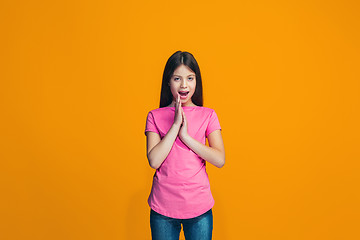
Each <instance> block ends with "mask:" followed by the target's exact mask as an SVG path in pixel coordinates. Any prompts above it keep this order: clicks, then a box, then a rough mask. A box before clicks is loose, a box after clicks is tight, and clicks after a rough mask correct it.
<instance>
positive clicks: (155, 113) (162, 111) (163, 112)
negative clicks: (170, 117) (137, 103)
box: [147, 107, 173, 116]
mask: <svg viewBox="0 0 360 240" xmlns="http://www.w3.org/2000/svg"><path fill="white" fill-rule="evenodd" d="M171 111H173V110H172V109H171V108H169V107H163V108H155V109H152V110H150V111H149V112H148V113H147V115H148V116H149V115H152V116H163V115H166V114H168V113H169V112H171Z"/></svg>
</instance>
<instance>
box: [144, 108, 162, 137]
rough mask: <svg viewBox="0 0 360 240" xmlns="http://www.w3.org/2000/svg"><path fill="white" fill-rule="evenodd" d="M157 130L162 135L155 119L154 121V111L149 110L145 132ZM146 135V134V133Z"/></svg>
mask: <svg viewBox="0 0 360 240" xmlns="http://www.w3.org/2000/svg"><path fill="white" fill-rule="evenodd" d="M149 131H151V132H156V133H157V134H159V135H160V132H159V130H158V129H157V127H156V124H155V121H154V115H153V114H152V112H149V113H148V115H147V119H146V125H145V132H144V133H146V132H149ZM145 135H146V134H145Z"/></svg>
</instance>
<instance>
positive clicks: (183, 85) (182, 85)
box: [180, 79, 187, 88]
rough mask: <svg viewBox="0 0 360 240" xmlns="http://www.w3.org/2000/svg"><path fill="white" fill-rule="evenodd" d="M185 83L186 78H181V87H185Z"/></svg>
mask: <svg viewBox="0 0 360 240" xmlns="http://www.w3.org/2000/svg"><path fill="white" fill-rule="evenodd" d="M186 84H187V82H186V79H183V80H182V81H181V85H180V86H181V87H182V88H186Z"/></svg>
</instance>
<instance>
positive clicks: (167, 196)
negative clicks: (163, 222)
mask: <svg viewBox="0 0 360 240" xmlns="http://www.w3.org/2000/svg"><path fill="white" fill-rule="evenodd" d="M182 108H183V110H184V113H185V115H186V119H187V123H188V133H189V135H190V136H191V137H193V138H194V139H196V140H197V141H199V142H201V143H203V144H205V143H206V142H205V141H206V140H205V138H206V137H207V136H208V135H209V134H210V133H211V132H213V131H215V130H217V129H220V130H221V127H220V123H219V120H218V117H217V115H216V113H215V111H214V110H213V109H211V108H207V107H201V106H188V107H186V106H185V107H182ZM174 115H175V107H162V108H157V109H154V110H151V111H150V112H149V113H148V115H147V120H146V127H145V132H147V131H152V132H155V133H157V134H159V135H160V137H161V139H162V138H163V137H164V136H165V135H166V133H167V132H168V131H169V129H170V128H171V126H172V124H173V123H174ZM214 203H215V201H214V198H213V196H212V194H211V191H210V182H209V178H208V175H207V172H206V161H205V160H204V159H202V158H201V157H200V156H198V155H197V154H196V153H195V152H194V151H192V150H191V149H190V148H189V147H188V146H186V145H185V144H184V143H183V142H182V141H181V140H180V138H179V136H178V137H177V138H176V140H175V142H174V144H173V146H172V148H171V150H170V153H169V154H168V156H167V157H166V159H165V160H164V162H163V163H162V164H161V166H160V167H159V168H158V169H156V172H155V174H154V176H153V184H152V189H151V193H150V196H149V198H148V204H149V206H150V208H151V209H153V210H154V211H155V212H158V213H160V214H162V215H164V216H167V217H171V218H181V219H188V218H193V217H197V216H199V215H201V214H203V213H205V212H207V211H208V210H210V209H211V208H212V207H213V206H214Z"/></svg>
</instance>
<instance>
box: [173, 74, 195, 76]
mask: <svg viewBox="0 0 360 240" xmlns="http://www.w3.org/2000/svg"><path fill="white" fill-rule="evenodd" d="M173 76H178V77H181V76H180V75H176V74H174V75H173ZM188 76H195V74H190V75H188Z"/></svg>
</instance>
